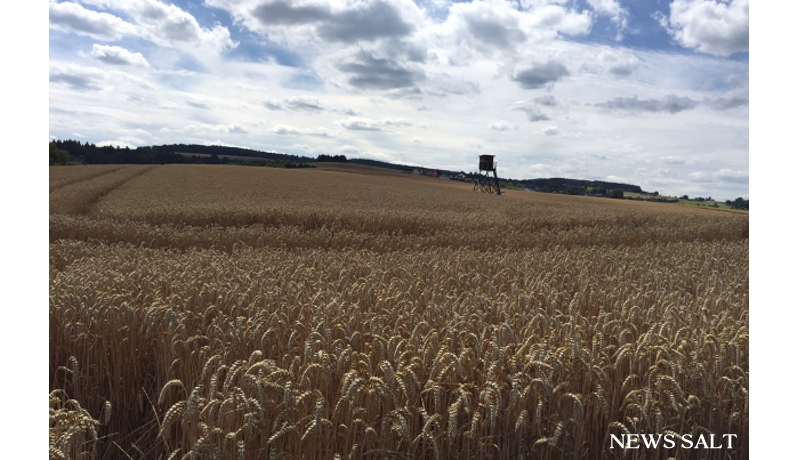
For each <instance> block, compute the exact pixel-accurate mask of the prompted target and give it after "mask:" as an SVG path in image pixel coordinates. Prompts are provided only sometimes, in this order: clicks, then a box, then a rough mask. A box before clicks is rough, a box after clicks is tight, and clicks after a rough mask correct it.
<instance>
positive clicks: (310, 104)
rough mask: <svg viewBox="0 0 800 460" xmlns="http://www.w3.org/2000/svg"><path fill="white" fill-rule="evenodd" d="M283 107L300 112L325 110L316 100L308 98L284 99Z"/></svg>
mask: <svg viewBox="0 0 800 460" xmlns="http://www.w3.org/2000/svg"><path fill="white" fill-rule="evenodd" d="M285 105H286V107H287V108H289V109H292V110H302V111H306V112H319V111H322V110H325V108H324V107H323V106H322V104H320V102H319V101H318V100H317V99H316V98H313V97H310V96H295V97H289V98H286V100H285Z"/></svg>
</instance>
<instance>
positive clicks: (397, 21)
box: [253, 0, 413, 43]
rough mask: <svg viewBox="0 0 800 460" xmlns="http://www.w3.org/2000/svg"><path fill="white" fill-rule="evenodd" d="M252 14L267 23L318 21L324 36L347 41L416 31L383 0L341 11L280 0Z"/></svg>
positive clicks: (337, 40) (304, 23) (353, 41)
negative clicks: (296, 4) (297, 4)
mask: <svg viewBox="0 0 800 460" xmlns="http://www.w3.org/2000/svg"><path fill="white" fill-rule="evenodd" d="M253 15H254V16H255V17H256V18H257V19H258V20H259V22H261V23H262V24H264V25H265V26H275V25H282V26H295V25H310V24H315V25H316V28H317V33H319V35H320V36H321V37H322V38H324V39H326V40H330V41H335V42H344V43H355V42H358V41H360V40H367V41H369V40H376V39H380V38H390V37H402V36H406V35H408V34H410V33H411V32H412V30H413V27H412V25H411V24H408V23H407V22H405V21H404V20H403V18H402V16H401V15H400V12H399V11H398V10H397V8H395V7H394V6H392V5H391V4H389V3H388V2H385V1H381V0H376V1H373V2H371V3H368V4H366V5H364V4H361V5H360V6H358V7H356V8H352V9H346V10H344V11H341V12H333V11H331V10H330V9H329V8H328V7H326V6H317V5H307V6H295V5H294V4H293V3H292V2H291V1H288V0H277V1H273V2H269V3H263V4H261V5H259V6H258V7H256V8H255V9H254V10H253Z"/></svg>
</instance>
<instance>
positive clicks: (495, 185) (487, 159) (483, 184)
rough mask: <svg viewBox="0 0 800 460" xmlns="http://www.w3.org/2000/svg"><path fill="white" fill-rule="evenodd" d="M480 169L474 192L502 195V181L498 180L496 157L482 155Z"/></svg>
mask: <svg viewBox="0 0 800 460" xmlns="http://www.w3.org/2000/svg"><path fill="white" fill-rule="evenodd" d="M478 168H479V169H480V173H479V175H478V178H477V179H475V186H474V187H473V188H472V190H480V191H481V192H486V193H497V194H498V195H500V180H499V179H498V178H497V163H495V162H494V155H481V156H480V161H479V163H478ZM489 173H491V175H490V174H489Z"/></svg>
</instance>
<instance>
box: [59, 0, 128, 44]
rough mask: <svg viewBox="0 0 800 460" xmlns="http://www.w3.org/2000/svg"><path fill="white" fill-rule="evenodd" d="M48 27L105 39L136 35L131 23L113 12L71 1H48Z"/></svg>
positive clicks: (111, 39) (112, 39) (110, 39)
mask: <svg viewBox="0 0 800 460" xmlns="http://www.w3.org/2000/svg"><path fill="white" fill-rule="evenodd" d="M50 27H52V28H54V29H57V30H61V31H64V32H73V33H76V34H80V35H87V36H89V37H92V38H94V39H97V40H106V41H114V40H119V39H121V38H123V37H126V36H131V35H136V28H135V27H134V26H133V24H129V23H127V22H125V21H123V20H122V19H121V18H119V17H117V16H114V15H113V14H109V13H102V12H97V11H92V10H88V9H86V8H84V7H83V6H81V5H79V4H77V3H72V2H62V3H56V2H55V1H51V2H50Z"/></svg>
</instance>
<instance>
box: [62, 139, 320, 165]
mask: <svg viewBox="0 0 800 460" xmlns="http://www.w3.org/2000/svg"><path fill="white" fill-rule="evenodd" d="M51 146H54V147H55V148H56V149H57V150H61V151H65V152H67V154H68V159H67V161H66V162H67V163H84V164H168V163H178V164H186V163H190V164H191V163H206V164H216V163H228V164H245V165H253V166H278V167H298V166H303V165H305V166H309V165H310V163H312V162H313V161H314V160H313V159H312V158H309V157H301V156H296V155H285V154H282V153H274V152H260V151H258V150H251V149H245V148H240V147H226V146H220V145H197V144H170V145H154V146H147V147H138V148H135V149H131V148H127V147H123V148H119V147H113V146H97V145H94V144H90V143H88V142H86V143H81V142H80V141H75V140H55V141H52V142H51ZM51 150H52V149H51ZM51 157H52V153H51ZM250 159H252V160H250ZM51 164H53V159H52V158H51Z"/></svg>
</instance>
